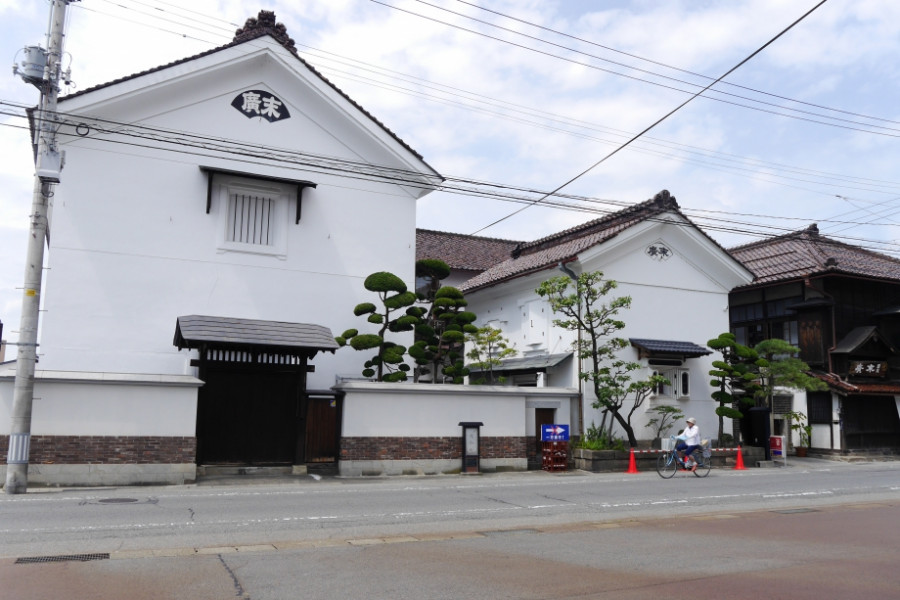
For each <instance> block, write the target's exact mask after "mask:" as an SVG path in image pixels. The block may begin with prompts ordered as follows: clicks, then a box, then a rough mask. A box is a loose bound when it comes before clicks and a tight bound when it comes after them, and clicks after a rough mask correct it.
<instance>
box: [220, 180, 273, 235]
mask: <svg viewBox="0 0 900 600" xmlns="http://www.w3.org/2000/svg"><path fill="white" fill-rule="evenodd" d="M274 210H275V200H274V199H273V198H269V197H266V196H261V195H256V194H246V193H233V194H231V195H229V197H228V217H227V219H228V221H227V224H226V226H225V236H226V239H227V240H228V241H229V242H238V243H240V244H256V245H260V246H271V245H273V243H274V241H275V240H274V232H273V231H271V229H270V227H271V225H272V222H271V221H272V218H273V217H274V214H273V213H274Z"/></svg>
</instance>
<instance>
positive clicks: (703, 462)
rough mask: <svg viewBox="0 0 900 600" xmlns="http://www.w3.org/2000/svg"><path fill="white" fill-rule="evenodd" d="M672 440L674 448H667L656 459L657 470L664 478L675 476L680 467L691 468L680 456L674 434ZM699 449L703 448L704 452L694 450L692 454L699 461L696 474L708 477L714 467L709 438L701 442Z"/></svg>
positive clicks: (686, 469) (685, 469)
mask: <svg viewBox="0 0 900 600" xmlns="http://www.w3.org/2000/svg"><path fill="white" fill-rule="evenodd" d="M672 442H673V443H672V449H671V450H666V451H665V452H663V453H662V454H660V455H659V457H658V458H657V459H656V472H657V473H659V476H660V477H662V478H663V479H669V478H670V477H674V476H675V473H677V472H678V469H679V468H680V469H681V470H682V471H688V470H690V469H689V468H687V467H685V466H684V461H683V460H682V459H681V457H680V456H678V451H677V450H675V443H674V442H675V436H674V435H673V436H672ZM699 450H702V452H699V453H698V452H696V451H694V452H693V453H692V454H691V457H692V458H693V459H694V461H695V462H696V463H697V469H696V470H695V471H694V475H696V476H697V477H706V476H707V475H709V470H710V469H711V468H712V452H711V451H710V449H709V440H703V441H702V442H701V443H700V448H699ZM696 454H699V455H700V456H695V455H696Z"/></svg>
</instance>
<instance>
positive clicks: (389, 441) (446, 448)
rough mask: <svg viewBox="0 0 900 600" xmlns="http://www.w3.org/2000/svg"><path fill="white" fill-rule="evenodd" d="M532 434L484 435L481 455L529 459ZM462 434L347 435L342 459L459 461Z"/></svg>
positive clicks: (343, 440) (343, 443) (342, 448)
mask: <svg viewBox="0 0 900 600" xmlns="http://www.w3.org/2000/svg"><path fill="white" fill-rule="evenodd" d="M533 439H534V438H531V437H525V436H523V437H483V438H481V458H483V459H491V458H526V456H527V454H528V444H529V441H530V440H533ZM461 458H462V438H461V437H345V438H341V460H345V461H346V460H357V461H358V460H369V461H370V460H456V459H461Z"/></svg>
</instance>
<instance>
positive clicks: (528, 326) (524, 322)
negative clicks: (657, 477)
mask: <svg viewBox="0 0 900 600" xmlns="http://www.w3.org/2000/svg"><path fill="white" fill-rule="evenodd" d="M660 243H661V244H664V245H665V246H666V247H667V248H669V249H670V250H671V251H672V255H671V256H670V257H669V258H668V259H666V260H656V259H653V258H651V257H650V256H649V255H648V254H647V253H646V249H647V247H648V246H649V245H652V244H660ZM723 255H724V251H722V250H721V249H719V248H717V247H716V246H715V245H714V244H713V243H711V242H710V241H709V240H708V239H707V238H705V237H704V236H702V235H700V234H698V233H697V232H696V231H695V230H692V229H690V228H686V227H683V226H681V225H666V224H663V223H658V222H644V223H642V224H639V225H636V226H634V227H632V228H631V229H629V230H627V231H625V232H622V233H620V234H619V235H618V236H616V237H615V238H613V239H612V240H609V241H607V242H606V243H604V244H602V245H600V246H595V247H594V248H592V249H589V250H588V251H586V252H584V253H582V255H581V256H580V257H579V260H578V261H576V262H572V263H568V264H567V266H568V267H569V268H570V269H572V270H573V271H575V272H576V273H581V272H591V271H597V270H600V271H602V272H603V273H604V276H605V278H607V279H612V280H614V281H616V282H617V283H618V288H616V289H615V290H613V292H611V293H610V296H608V297H607V298H612V297H620V296H631V298H632V304H631V308H630V309H627V310H623V311H621V312H620V314H619V316H620V318H621V319H622V320H623V321H624V322H625V328H624V329H623V330H621V331H620V332H619V333H618V337H623V338H625V339H628V338H648V339H657V340H673V341H687V342H693V343H695V344H698V345H700V346H705V345H706V342H707V340H710V339H712V338H715V337H717V336H718V335H719V334H720V333H722V332H723V331H727V330H728V291H729V290H730V289H732V288H733V287H736V286H737V285H741V284H744V283H747V282H748V281H749V274H747V273H746V272H744V271H742V270H741V269H740V268H739V267H735V266H733V265H732V264H730V262H729V261H728V260H723ZM562 275H565V274H564V273H563V272H562V271H561V270H559V269H548V270H546V271H542V272H539V273H534V274H530V275H526V276H523V277H520V278H517V279H514V280H512V281H509V282H506V283H503V284H500V285H497V286H493V287H490V288H486V289H483V290H478V291H475V292H470V293H468V294H467V295H466V298H467V299H468V300H469V307H470V309H471V310H472V311H474V312H475V313H476V314H477V315H478V317H479V319H478V322H477V324H478V325H483V324H485V323H487V322H493V323H492V324H493V326H495V327H499V328H501V329H502V330H503V332H504V335H505V336H506V337H507V338H508V339H509V340H510V341H511V342H514V343H515V345H516V349H517V350H518V351H519V355H520V356H522V355H538V354H558V353H562V352H570V351H571V350H572V344H573V342H574V341H575V337H576V333H575V332H570V331H566V330H564V329H562V328H560V327H557V326H554V325H552V321H553V319H554V318H559V315H554V314H553V313H552V311H551V310H550V307H549V303H547V301H546V300H545V299H542V298H540V297H539V296H537V294H536V293H535V291H534V290H535V289H536V288H537V287H538V286H539V285H540V284H541V282H543V281H545V280H546V279H549V278H551V277H557V276H562ZM544 315H546V318H545V317H544ZM538 326H539V327H546V331H544V332H541V331H535V329H536V328H537V327H538ZM541 338H545V339H546V342H540V343H531V344H529V341H531V342H534V341H535V340H540V339H541ZM621 356H622V357H623V358H625V359H627V360H635V361H636V360H638V352H637V349H636V348H633V347H630V346H629V347H628V348H625V349H624V350H623V351H622V353H621ZM716 357H717V355H715V354H711V355H708V356H704V357H699V358H691V359H688V360H686V361H685V363H684V367H685V368H689V369H690V390H689V392H690V393H689V396H688V397H679V398H669V397H662V396H661V397H654V398H651V399H648V400H647V401H646V402H645V403H644V405H643V406H642V407H641V408H639V409H638V411H637V412H635V414H634V416H633V417H632V426H633V427H634V431H635V436H636V437H637V438H638V439H649V438H651V437H652V432H651V430H650V429H648V428H646V427H645V425H646V423H647V422H648V420H649V419H650V418H652V417H653V416H654V415H653V414H652V413H648V412H647V411H648V410H649V409H650V408H652V407H653V406H656V405H658V404H668V405H672V406H678V407H679V408H681V409H682V411H683V412H684V413H685V416H689V415H691V416H695V417H696V418H697V419H698V422H699V423H698V424H699V425H700V428H701V431H702V432H703V435H704V437H711V436H713V435H714V434H715V432H716V431H717V430H718V417H716V415H715V412H714V411H715V408H716V406H717V405H716V403H715V402H713V400H712V399H711V397H710V393H711V390H710V387H709V375H708V373H709V370H710V369H711V368H712V361H713V360H715V359H716ZM587 362H588V361H585V363H587ZM643 363H644V364H646V359H645V360H644V361H643ZM588 368H589V366H588V365H587V364H585V369H588ZM651 372H652V370H651V369H650V368H649V367H648V368H647V369H645V370H644V371H643V373H642V375H643V376H649V375H650V374H651ZM548 385H552V386H566V387H577V386H578V379H577V363H576V362H575V360H572V361H566V362H565V363H563V364H562V365H560V368H559V369H555V370H551V371H550V374H549V381H548ZM584 390H585V398H584V425H585V428H587V427H588V426H590V425H591V423H592V422H594V423H596V424H597V425H599V424H600V422H601V419H602V416H601V413H600V411H599V410H596V409H593V408H592V407H591V403H592V402H593V399H594V398H593V394H592V392H591V385H590V383H588V382H585V383H584ZM629 409H630V405H629V404H626V407H625V412H626V413H627V411H628V410H629ZM574 417H575V415H574V410H573V418H574ZM572 424H573V426H577V423H575V422H574V421H573V423H572ZM681 427H683V423H679V424H678V427H677V428H679V429H680V428H681ZM616 430H617V431H618V434H619V435H621V434H622V432H621V431H620V430H618V428H617V429H616ZM673 431H675V430H673Z"/></svg>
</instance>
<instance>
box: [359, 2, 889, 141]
mask: <svg viewBox="0 0 900 600" xmlns="http://www.w3.org/2000/svg"><path fill="white" fill-rule="evenodd" d="M369 1H370V2H373V3H375V4H380V5H382V6H385V7H387V8H391V9H393V10H396V11H399V12H404V13H407V14H410V15H413V16H416V17H420V18H422V19H425V20H428V21H432V22H435V23H439V24H442V25H445V26H447V27H450V28H453V29H458V30H461V31H465V32H468V33H471V34H474V35H477V36H481V37H485V38H488V39H491V40H495V41H497V42H501V43H503V44H508V45H510V46H514V47H516V48H520V49H523V50H527V51H529V52H534V53H536V54H540V55H543V56H548V57H550V58H555V59H559V60H563V61H566V62H569V63H572V64H575V65H578V66H581V67H585V68H588V69H593V70H596V71H602V72H604V73H609V74H611V75H616V76H619V77H624V78H626V79H631V80H634V81H638V82H641V83H646V84H649V85H654V86H657V87H661V88H664V89H668V90H672V91H676V92H679V93H682V94H687V95H691V99H693V98H694V97H696V96H701V97H703V98H704V99H707V100H713V101H715V102H721V103H724V104H730V105H732V106H737V107H740V108H746V109H749V110H754V111H758V112H763V113H768V114H773V115H778V116H782V117H787V118H791V119H796V120H800V121H806V122H810V123H817V124H820V125H827V126H830V127H838V128H841V129H848V130H851V131H860V132H864V133H872V134H875V135H883V136H887V137H900V129H896V128H892V127H885V126H882V125H873V124H866V123H859V122H858V121H852V120H849V119H843V118H841V117H831V116H828V115H821V114H818V113H812V112H810V111H805V110H802V109H798V108H791V107H786V106H782V105H777V104H773V103H771V102H766V101H763V100H755V99H753V98H747V97H744V96H738V95H737V94H730V93H728V92H725V91H722V90H715V89H712V85H713V84H715V83H718V81H714V82H713V84H710V85H708V86H706V87H702V86H701V85H700V84H694V83H689V82H686V81H683V80H679V79H676V78H673V77H669V76H667V75H661V74H658V73H653V76H655V77H659V78H662V79H666V80H671V81H675V82H677V83H681V84H684V85H689V86H691V87H696V88H701V87H702V89H701V90H700V93H694V92H691V91H689V90H684V89H681V88H679V87H675V86H673V85H668V84H664V83H660V82H657V81H651V80H649V79H643V78H641V77H637V76H635V75H628V74H627V73H622V72H619V71H614V70H612V69H606V68H604V67H600V66H598V65H594V64H591V63H586V62H582V61H577V60H573V59H570V58H566V57H565V56H560V55H558V54H552V53H550V52H546V51H543V50H538V49H536V48H532V47H530V46H526V45H523V44H518V43H516V42H512V41H510V40H505V39H503V38H498V37H495V36H491V35H488V34H486V33H483V32H480V31H476V30H474V29H468V28H466V27H462V26H460V25H455V24H453V23H448V22H446V21H441V20H440V19H436V18H434V17H429V16H427V15H423V14H420V13H417V12H414V11H411V10H407V9H405V8H400V7H397V6H391V5H390V4H387V3H385V2H382V1H381V0H369ZM416 1H417V2H423V0H416ZM826 1H827V0H822V2H826ZM429 6H433V5H429ZM817 7H818V5H817V6H816V8H817ZM435 8H439V9H440V10H447V9H443V8H440V7H435ZM813 10H815V8H813ZM463 16H465V15H463ZM466 18H472V17H466ZM476 20H477V19H476ZM489 25H491V26H492V27H498V28H500V29H505V28H503V27H500V26H498V25H492V24H489ZM509 31H512V32H513V33H517V34H518V35H524V36H525V37H529V38H532V39H536V40H538V41H541V42H543V43H546V44H550V45H554V46H558V44H554V43H553V42H549V41H546V40H541V39H540V38H533V36H528V35H526V34H522V33H521V32H516V31H514V30H509ZM566 50H569V51H571V52H576V53H579V54H585V53H584V52H580V51H578V50H575V49H572V48H566ZM587 56H589V57H591V58H595V59H597V60H602V61H606V62H615V61H609V60H608V59H604V58H601V57H598V56H595V55H592V54H588V55H587ZM616 64H620V63H616ZM628 68H630V69H632V70H635V71H638V72H648V71H646V70H645V69H640V68H637V67H634V66H628ZM706 92H712V93H718V94H724V95H728V96H733V97H738V98H742V99H744V100H747V101H748V102H755V103H758V104H762V105H764V106H766V105H767V106H774V107H777V108H780V109H782V110H788V111H794V112H797V113H801V115H802V114H808V115H814V116H817V117H819V119H830V120H833V121H838V122H837V123H830V122H828V121H821V120H818V119H813V118H809V117H804V116H801V115H793V114H789V113H783V112H779V111H777V110H772V109H767V108H762V107H759V106H752V105H747V104H742V103H740V102H734V101H731V100H727V99H724V98H717V97H715V96H710V95H708V94H706ZM841 123H851V124H853V125H856V127H854V126H851V125H845V124H841ZM864 127H868V128H870V129H864ZM872 128H874V129H872ZM875 129H882V130H884V131H876V130H875Z"/></svg>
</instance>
